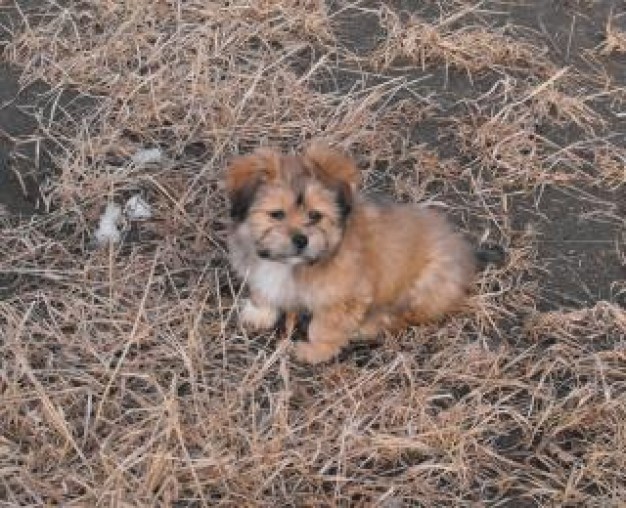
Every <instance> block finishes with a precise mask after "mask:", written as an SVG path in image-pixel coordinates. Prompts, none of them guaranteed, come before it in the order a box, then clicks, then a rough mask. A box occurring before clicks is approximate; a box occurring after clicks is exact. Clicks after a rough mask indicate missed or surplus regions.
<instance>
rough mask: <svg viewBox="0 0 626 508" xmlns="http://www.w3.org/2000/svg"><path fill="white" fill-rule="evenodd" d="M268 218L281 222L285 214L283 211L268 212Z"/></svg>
mask: <svg viewBox="0 0 626 508" xmlns="http://www.w3.org/2000/svg"><path fill="white" fill-rule="evenodd" d="M269 216H270V217H271V218H272V219H276V220H283V219H284V218H285V212H284V211H283V210H272V211H271V212H269Z"/></svg>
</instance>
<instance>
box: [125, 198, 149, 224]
mask: <svg viewBox="0 0 626 508" xmlns="http://www.w3.org/2000/svg"><path fill="white" fill-rule="evenodd" d="M124 213H126V217H128V218H129V219H130V220H145V219H149V218H150V217H152V207H151V206H150V205H149V204H148V203H146V201H145V200H144V199H143V198H142V197H141V195H140V194H135V195H134V196H132V197H131V198H130V199H129V200H128V201H126V205H125V206H124Z"/></svg>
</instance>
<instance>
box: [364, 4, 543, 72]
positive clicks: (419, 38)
mask: <svg viewBox="0 0 626 508" xmlns="http://www.w3.org/2000/svg"><path fill="white" fill-rule="evenodd" d="M471 12H472V9H465V10H461V11H458V12H454V13H452V14H450V15H449V16H448V17H446V18H443V19H440V20H439V21H437V22H434V23H431V22H427V21H425V20H424V19H421V18H420V17H418V16H416V15H413V14H412V15H410V16H408V17H407V18H406V19H403V18H402V17H401V16H400V15H399V14H398V13H396V12H394V11H392V10H391V9H387V8H385V9H382V10H381V24H382V26H383V28H384V29H385V30H386V33H387V36H386V39H385V41H384V42H383V43H382V45H381V46H380V47H379V48H378V49H377V50H376V52H375V55H374V56H373V57H372V59H373V61H374V62H375V64H376V65H377V66H378V67H379V68H381V69H387V68H389V67H390V66H392V65H393V64H394V63H398V62H402V61H408V62H409V63H412V64H419V65H421V67H422V68H423V69H425V68H426V66H427V65H431V64H434V63H438V62H443V63H444V64H445V66H446V67H448V66H450V67H453V68H456V69H459V70H462V71H466V72H467V73H468V74H470V75H471V74H472V73H476V72H480V71H486V70H498V69H508V70H510V71H515V70H520V69H525V70H527V71H528V70H533V71H534V72H538V73H539V74H540V75H544V74H545V73H546V71H548V70H549V68H550V65H549V64H548V62H547V60H545V58H544V57H543V55H544V54H545V51H544V50H542V49H540V48H538V47H536V46H533V45H531V44H530V43H528V42H521V41H520V40H519V39H516V38H514V37H512V36H508V35H505V34H504V32H503V30H495V29H492V28H491V29H487V28H485V27H484V26H479V25H469V24H465V26H463V28H458V26H455V25H457V24H458V22H459V21H460V20H461V19H462V18H465V17H466V16H467V15H468V14H470V13H471Z"/></svg>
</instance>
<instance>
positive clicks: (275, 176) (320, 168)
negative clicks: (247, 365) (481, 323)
mask: <svg viewBox="0 0 626 508" xmlns="http://www.w3.org/2000/svg"><path fill="white" fill-rule="evenodd" d="M358 183H359V171H358V169H357V167H356V165H355V164H354V162H353V161H352V160H351V159H349V158H348V157H346V156H345V155H343V154H341V153H339V152H336V151H334V150H331V149H329V148H327V147H324V146H321V145H313V146H311V147H310V148H308V149H307V150H305V151H304V153H303V154H301V155H284V154H281V153H279V152H277V151H274V150H271V149H258V150H257V151H255V152H254V153H252V154H251V155H247V156H242V157H239V158H237V159H235V160H234V161H233V162H232V164H231V166H230V167H229V168H228V171H227V176H226V188H227V192H228V194H229V198H230V202H231V218H232V226H231V230H230V234H229V250H230V257H231V262H232V265H233V267H234V268H235V270H236V271H237V273H238V274H239V275H240V276H241V277H243V278H244V279H245V280H246V281H247V283H248V285H249V287H250V293H251V297H250V300H248V301H247V302H246V304H245V306H244V308H243V310H242V320H243V321H244V323H245V324H246V325H248V326H250V327H253V328H256V329H263V328H270V327H272V326H274V325H275V323H276V321H277V319H278V317H279V313H280V311H286V312H288V313H289V312H295V311H301V310H306V311H308V312H310V313H311V315H312V318H311V322H310V325H309V329H308V339H309V340H308V342H300V343H297V344H296V356H297V358H298V359H300V360H302V361H305V362H308V363H318V362H323V361H326V360H329V359H331V358H332V357H334V356H335V355H336V354H337V353H338V352H339V351H340V349H341V348H342V346H344V345H346V344H347V343H348V341H349V340H350V339H351V338H353V337H374V336H376V335H377V334H378V333H379V332H381V331H383V330H389V331H393V330H397V329H399V328H402V327H405V326H407V325H411V324H419V323H424V322H426V321H430V320H433V319H437V318H439V317H441V316H442V315H444V314H445V313H447V312H450V311H452V310H454V309H455V308H456V307H457V306H458V304H459V303H461V301H462V300H463V298H464V296H465V295H466V292H467V289H468V286H469V285H470V283H471V280H472V276H473V274H474V255H473V252H472V250H471V249H470V247H469V245H468V244H467V243H466V242H465V241H464V240H463V238H462V237H461V236H460V235H459V234H457V233H455V232H454V231H453V230H452V228H451V227H450V225H449V224H448V223H447V222H446V220H445V218H444V217H442V216H441V215H439V214H438V213H436V212H434V211H432V210H428V209H426V208H423V207H418V206H414V205H395V204H387V205H381V204H375V203H371V202H368V201H366V200H364V199H362V198H360V197H359V196H358V194H357V186H358Z"/></svg>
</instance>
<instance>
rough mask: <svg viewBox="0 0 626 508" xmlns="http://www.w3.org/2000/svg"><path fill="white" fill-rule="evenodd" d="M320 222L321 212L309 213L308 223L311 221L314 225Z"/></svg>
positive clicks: (312, 211)
mask: <svg viewBox="0 0 626 508" xmlns="http://www.w3.org/2000/svg"><path fill="white" fill-rule="evenodd" d="M320 220H322V212H318V211H317V210H311V211H310V212H309V221H311V224H315V223H317V222H319V221H320Z"/></svg>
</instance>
